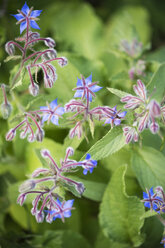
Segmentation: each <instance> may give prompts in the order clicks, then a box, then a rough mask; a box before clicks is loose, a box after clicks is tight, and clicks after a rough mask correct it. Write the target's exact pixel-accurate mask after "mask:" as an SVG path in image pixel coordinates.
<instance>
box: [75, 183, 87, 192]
mask: <svg viewBox="0 0 165 248" xmlns="http://www.w3.org/2000/svg"><path fill="white" fill-rule="evenodd" d="M76 190H77V191H78V193H79V194H80V195H82V194H83V192H84V190H85V187H84V184H83V183H78V184H76Z"/></svg>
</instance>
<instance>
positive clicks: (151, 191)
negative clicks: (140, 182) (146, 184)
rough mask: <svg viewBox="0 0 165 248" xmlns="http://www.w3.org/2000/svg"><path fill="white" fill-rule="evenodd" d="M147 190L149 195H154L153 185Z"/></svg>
mask: <svg viewBox="0 0 165 248" xmlns="http://www.w3.org/2000/svg"><path fill="white" fill-rule="evenodd" d="M149 192H150V194H151V196H153V195H154V191H153V187H152V188H151V189H150V190H149Z"/></svg>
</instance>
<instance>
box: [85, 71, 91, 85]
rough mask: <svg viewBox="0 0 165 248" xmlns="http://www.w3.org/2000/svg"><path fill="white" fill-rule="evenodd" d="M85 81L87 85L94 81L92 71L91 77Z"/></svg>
mask: <svg viewBox="0 0 165 248" xmlns="http://www.w3.org/2000/svg"><path fill="white" fill-rule="evenodd" d="M85 82H86V84H87V85H88V84H90V83H91V82H92V73H91V75H90V76H89V77H87V78H86V79H85Z"/></svg>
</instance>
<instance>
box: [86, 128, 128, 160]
mask: <svg viewBox="0 0 165 248" xmlns="http://www.w3.org/2000/svg"><path fill="white" fill-rule="evenodd" d="M124 146H125V138H124V135H123V131H122V128H121V127H114V128H113V129H112V130H110V131H109V132H108V133H107V134H106V135H105V136H104V137H103V138H102V139H100V140H99V141H97V142H96V143H95V144H94V145H93V146H92V147H91V148H90V149H89V150H88V152H87V153H90V154H91V156H92V159H96V160H100V159H102V158H106V157H107V156H109V155H111V154H113V153H115V152H117V151H118V150H120V149H121V148H122V147H124ZM84 158H85V155H84V156H83V158H82V159H84Z"/></svg>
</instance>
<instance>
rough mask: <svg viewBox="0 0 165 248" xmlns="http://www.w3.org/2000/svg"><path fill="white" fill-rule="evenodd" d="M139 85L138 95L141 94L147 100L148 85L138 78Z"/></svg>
mask: <svg viewBox="0 0 165 248" xmlns="http://www.w3.org/2000/svg"><path fill="white" fill-rule="evenodd" d="M137 85H138V94H137V95H138V96H140V97H141V98H142V99H144V100H146V97H147V93H146V87H145V85H144V84H143V83H142V81H141V80H140V79H138V80H137ZM135 93H136V92H135Z"/></svg>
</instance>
